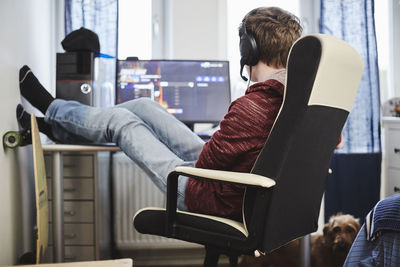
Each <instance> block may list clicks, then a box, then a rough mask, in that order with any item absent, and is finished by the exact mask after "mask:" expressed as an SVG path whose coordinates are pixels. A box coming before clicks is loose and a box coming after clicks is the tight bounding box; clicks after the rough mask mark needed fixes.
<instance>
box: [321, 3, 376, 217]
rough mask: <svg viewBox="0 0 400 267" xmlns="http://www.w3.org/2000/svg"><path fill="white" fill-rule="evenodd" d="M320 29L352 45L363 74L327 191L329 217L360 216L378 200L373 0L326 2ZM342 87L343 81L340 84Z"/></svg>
mask: <svg viewBox="0 0 400 267" xmlns="http://www.w3.org/2000/svg"><path fill="white" fill-rule="evenodd" d="M320 6H321V10H320V32H321V33H326V34H330V35H334V36H336V37H338V38H340V39H342V40H344V41H346V42H347V43H349V44H350V45H351V46H353V47H354V48H355V49H356V50H357V51H358V53H359V54H360V55H361V57H362V58H363V60H364V72H363V75H362V79H361V82H360V86H359V89H358V92H357V96H356V100H355V103H354V106H353V109H352V111H351V113H350V115H349V118H348V120H347V122H346V125H345V127H344V129H343V139H344V142H345V147H344V148H343V149H341V150H338V151H336V153H335V155H334V158H333V160H332V164H331V168H332V170H333V173H332V174H331V175H330V177H329V179H328V182H327V187H326V192H325V219H326V220H328V219H329V216H330V215H333V214H334V213H336V212H343V213H350V214H353V215H355V216H356V217H359V218H361V219H363V218H364V216H365V215H366V214H367V213H368V211H369V210H370V209H371V208H372V207H373V206H374V205H375V204H376V202H377V201H378V200H379V192H380V172H381V142H380V96H379V73H378V63H377V62H378V55H377V47H376V35H375V21H374V1H373V0H321V5H320ZM337 83H338V84H337V85H338V86H340V80H338V82H337Z"/></svg>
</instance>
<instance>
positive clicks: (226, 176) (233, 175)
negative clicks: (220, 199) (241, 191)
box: [175, 167, 276, 188]
mask: <svg viewBox="0 0 400 267" xmlns="http://www.w3.org/2000/svg"><path fill="white" fill-rule="evenodd" d="M175 171H176V172H178V173H179V174H180V175H188V176H191V177H192V176H193V177H199V178H204V179H210V180H217V181H221V182H229V183H236V184H244V185H253V186H261V187H266V188H269V187H273V186H274V185H275V184H276V183H275V181H274V180H272V179H271V178H268V177H265V176H262V175H257V174H253V173H243V172H231V171H219V170H209V169H200V168H192V167H176V168H175Z"/></svg>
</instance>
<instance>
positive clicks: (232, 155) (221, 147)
mask: <svg viewBox="0 0 400 267" xmlns="http://www.w3.org/2000/svg"><path fill="white" fill-rule="evenodd" d="M258 99H262V98H261V96H260V95H258V94H256V93H253V94H251V96H250V95H247V96H246V97H242V98H239V99H237V100H236V101H234V102H233V103H232V104H231V106H230V109H229V112H228V113H227V114H226V115H225V117H224V119H223V120H222V121H221V123H220V129H219V130H218V131H216V132H215V133H214V135H213V136H212V137H211V139H210V141H209V142H207V143H206V144H205V145H204V147H203V150H202V152H201V153H200V156H199V159H198V161H197V162H196V167H198V168H202V167H205V168H208V169H224V170H229V169H231V168H232V166H234V165H235V163H237V160H238V158H239V156H240V155H242V154H243V153H251V152H256V151H259V150H260V149H261V148H262V146H263V145H264V143H265V140H266V138H267V137H268V134H269V131H270V129H271V127H272V125H273V122H274V120H275V117H276V115H277V113H278V110H279V106H280V105H277V106H276V107H273V106H271V109H270V110H266V109H265V107H263V105H262V104H260V103H259V102H257V101H259V100H258Z"/></svg>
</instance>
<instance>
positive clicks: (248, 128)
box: [185, 79, 284, 216]
mask: <svg viewBox="0 0 400 267" xmlns="http://www.w3.org/2000/svg"><path fill="white" fill-rule="evenodd" d="M283 87H284V86H283V84H282V83H281V82H278V81H277V80H273V79H270V80H267V81H265V82H260V83H256V84H254V85H252V86H251V87H249V88H248V89H247V91H246V94H245V95H244V96H242V97H240V98H238V99H237V100H235V101H234V102H232V103H231V105H230V107H229V111H228V113H227V114H226V115H225V117H224V119H223V120H222V121H221V123H220V130H218V131H216V132H215V133H214V135H213V136H212V137H211V139H210V140H209V141H208V142H207V143H206V144H205V145H204V147H203V150H202V151H201V153H200V156H199V159H198V160H197V162H196V164H195V167H196V168H205V169H214V170H226V171H238V172H250V171H251V168H252V167H253V164H254V162H255V160H256V158H257V156H258V154H259V153H260V151H261V149H262V147H263V146H264V143H265V141H266V139H267V137H268V135H269V132H270V130H271V128H272V125H273V123H274V121H275V118H276V116H277V114H278V112H279V109H280V106H281V104H282V99H283ZM244 189H245V187H244V186H242V185H233V184H228V183H221V182H212V181H206V180H198V179H194V178H189V181H188V184H187V187H186V196H185V201H186V205H187V207H188V209H189V211H192V212H198V213H205V214H215V215H222V216H234V215H237V214H240V213H241V209H242V199H243V193H244Z"/></svg>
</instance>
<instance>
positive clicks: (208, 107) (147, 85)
mask: <svg viewBox="0 0 400 267" xmlns="http://www.w3.org/2000/svg"><path fill="white" fill-rule="evenodd" d="M116 79H117V82H116V102H117V104H119V103H123V102H125V101H129V100H132V99H136V98H139V97H148V98H151V99H153V100H154V101H157V102H158V103H160V104H161V105H162V106H163V107H164V108H165V109H166V110H167V111H168V112H169V113H171V114H173V115H174V116H175V117H176V118H177V119H179V120H181V121H182V122H184V123H186V124H187V125H189V126H190V125H191V126H192V125H193V124H194V123H206V122H207V123H208V122H210V123H218V122H219V121H221V120H222V119H223V117H224V115H225V114H226V112H227V111H228V108H229V105H230V79H229V62H228V61H206V60H204V61H202V60H118V62H117V75H116Z"/></svg>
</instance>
